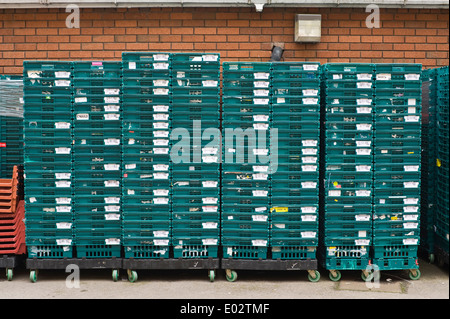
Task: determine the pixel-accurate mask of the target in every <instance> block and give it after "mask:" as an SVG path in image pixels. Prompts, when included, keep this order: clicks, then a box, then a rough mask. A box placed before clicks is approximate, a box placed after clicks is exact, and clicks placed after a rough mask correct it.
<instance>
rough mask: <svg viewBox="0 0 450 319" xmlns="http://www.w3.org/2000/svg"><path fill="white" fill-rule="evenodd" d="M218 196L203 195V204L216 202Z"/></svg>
mask: <svg viewBox="0 0 450 319" xmlns="http://www.w3.org/2000/svg"><path fill="white" fill-rule="evenodd" d="M217 201H218V198H215V197H203V198H202V202H203V204H217Z"/></svg>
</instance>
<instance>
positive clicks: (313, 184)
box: [302, 182, 317, 188]
mask: <svg viewBox="0 0 450 319" xmlns="http://www.w3.org/2000/svg"><path fill="white" fill-rule="evenodd" d="M316 187H317V183H316V182H302V188H316Z"/></svg>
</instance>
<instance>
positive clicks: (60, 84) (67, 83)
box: [55, 80, 70, 86]
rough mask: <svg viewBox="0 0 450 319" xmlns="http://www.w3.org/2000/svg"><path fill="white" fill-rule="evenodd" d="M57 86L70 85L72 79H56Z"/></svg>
mask: <svg viewBox="0 0 450 319" xmlns="http://www.w3.org/2000/svg"><path fill="white" fill-rule="evenodd" d="M55 86H70V80H55Z"/></svg>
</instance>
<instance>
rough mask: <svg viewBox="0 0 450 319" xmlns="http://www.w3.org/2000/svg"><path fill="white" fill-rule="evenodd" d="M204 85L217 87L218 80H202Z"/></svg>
mask: <svg viewBox="0 0 450 319" xmlns="http://www.w3.org/2000/svg"><path fill="white" fill-rule="evenodd" d="M202 85H203V86H204V87H217V85H218V82H217V81H214V80H207V81H202Z"/></svg>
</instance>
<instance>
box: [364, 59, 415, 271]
mask: <svg viewBox="0 0 450 319" xmlns="http://www.w3.org/2000/svg"><path fill="white" fill-rule="evenodd" d="M421 69H422V66H421V65H420V64H376V65H375V73H376V77H375V96H376V101H375V140H374V146H375V148H374V162H375V171H374V222H373V258H372V262H373V264H374V269H377V270H378V269H379V270H381V271H383V270H391V269H409V270H410V277H411V279H418V278H419V277H420V271H419V269H418V268H419V265H418V262H417V249H418V245H419V239H420V224H419V221H420V189H421V183H420V182H421V173H420V165H421V105H422V96H421V93H422V83H421V71H422V70H421Z"/></svg>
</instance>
